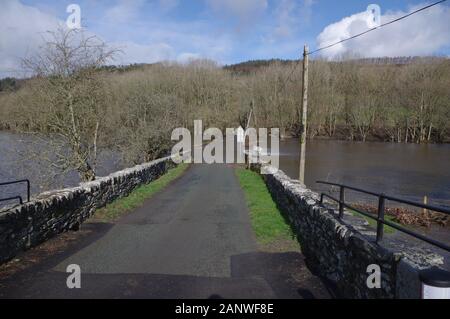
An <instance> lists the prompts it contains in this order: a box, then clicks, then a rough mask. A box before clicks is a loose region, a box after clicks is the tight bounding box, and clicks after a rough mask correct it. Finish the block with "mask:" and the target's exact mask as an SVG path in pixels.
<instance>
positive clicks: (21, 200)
mask: <svg viewBox="0 0 450 319" xmlns="http://www.w3.org/2000/svg"><path fill="white" fill-rule="evenodd" d="M21 183H26V184H27V202H29V201H30V193H31V191H30V181H29V180H28V179H21V180H18V181H12V182H5V183H0V186H8V185H14V184H21ZM11 200H18V201H19V203H20V204H23V199H22V196H12V197H8V198H0V202H6V201H11Z"/></svg>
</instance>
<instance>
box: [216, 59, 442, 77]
mask: <svg viewBox="0 0 450 319" xmlns="http://www.w3.org/2000/svg"><path fill="white" fill-rule="evenodd" d="M319 60H320V59H319ZM445 60H447V61H448V60H449V58H446V57H433V56H431V57H417V56H416V57H379V58H361V59H353V60H346V61H347V62H354V63H358V64H368V65H369V64H370V65H405V64H411V63H419V62H420V63H431V62H438V61H445ZM297 62H298V60H282V59H270V60H249V61H246V62H241V63H237V64H231V65H226V66H224V69H226V70H231V71H233V72H236V73H250V72H254V71H255V70H257V69H259V68H261V67H267V66H269V65H273V64H282V65H290V64H294V63H297ZM334 62H335V61H334ZM330 63H333V62H332V61H330Z"/></svg>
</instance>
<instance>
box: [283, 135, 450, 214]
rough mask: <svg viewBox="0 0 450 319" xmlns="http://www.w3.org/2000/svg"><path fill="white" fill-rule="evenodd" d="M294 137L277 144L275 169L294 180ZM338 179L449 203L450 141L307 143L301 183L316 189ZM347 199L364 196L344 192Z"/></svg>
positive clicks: (296, 165)
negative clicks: (277, 151)
mask: <svg viewBox="0 0 450 319" xmlns="http://www.w3.org/2000/svg"><path fill="white" fill-rule="evenodd" d="M299 148H300V147H299V141H298V140H297V139H286V140H284V141H282V142H281V143H280V168H281V169H282V170H283V171H284V172H285V173H286V174H287V175H288V176H290V177H293V178H298V172H299V159H298V154H299ZM317 180H327V181H330V182H339V183H343V184H348V185H351V186H356V187H360V188H362V189H367V190H371V191H374V192H379V193H385V194H388V195H392V196H398V197H401V198H405V199H408V200H413V201H419V202H422V201H423V198H424V196H427V197H428V200H429V203H431V204H437V205H441V206H445V207H450V145H449V144H443V145H438V144H429V145H417V144H396V143H372V142H365V143H362V142H347V141H330V140H313V141H308V144H307V147H306V168H305V184H306V185H307V186H308V187H309V188H311V189H313V190H316V191H321V190H326V189H329V187H326V186H321V185H318V184H316V181H317ZM348 197H349V199H352V198H354V199H356V200H357V199H359V198H363V199H366V198H367V197H366V196H363V195H358V194H354V193H352V192H348Z"/></svg>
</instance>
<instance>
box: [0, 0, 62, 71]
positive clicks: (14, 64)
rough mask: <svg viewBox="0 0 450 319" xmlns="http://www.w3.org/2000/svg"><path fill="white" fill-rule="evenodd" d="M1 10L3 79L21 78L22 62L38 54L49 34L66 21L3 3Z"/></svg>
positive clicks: (12, 0) (0, 64) (0, 68)
mask: <svg viewBox="0 0 450 319" xmlns="http://www.w3.org/2000/svg"><path fill="white" fill-rule="evenodd" d="M1 6H2V8H1V10H0V21H1V23H0V78H2V77H6V76H16V77H18V76H21V75H22V70H21V68H20V60H21V58H24V57H25V56H26V55H29V54H32V53H33V52H35V51H36V50H37V49H38V48H39V46H40V45H41V44H42V37H43V35H44V33H45V32H46V31H49V30H55V29H56V28H57V27H58V25H61V24H62V23H63V21H60V20H58V19H57V18H55V17H54V16H51V15H49V14H47V13H44V12H42V11H40V10H39V9H37V8H34V7H30V6H26V5H23V4H21V3H20V2H19V1H18V0H3V1H2V4H1Z"/></svg>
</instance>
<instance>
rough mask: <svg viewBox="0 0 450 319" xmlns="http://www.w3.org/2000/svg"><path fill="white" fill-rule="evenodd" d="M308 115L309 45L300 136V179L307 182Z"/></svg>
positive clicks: (305, 60) (304, 77)
mask: <svg viewBox="0 0 450 319" xmlns="http://www.w3.org/2000/svg"><path fill="white" fill-rule="evenodd" d="M307 116H308V46H307V45H305V48H304V51H303V91H302V112H301V126H300V130H301V136H300V177H299V180H300V182H302V183H303V184H305V159H306V123H307Z"/></svg>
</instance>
